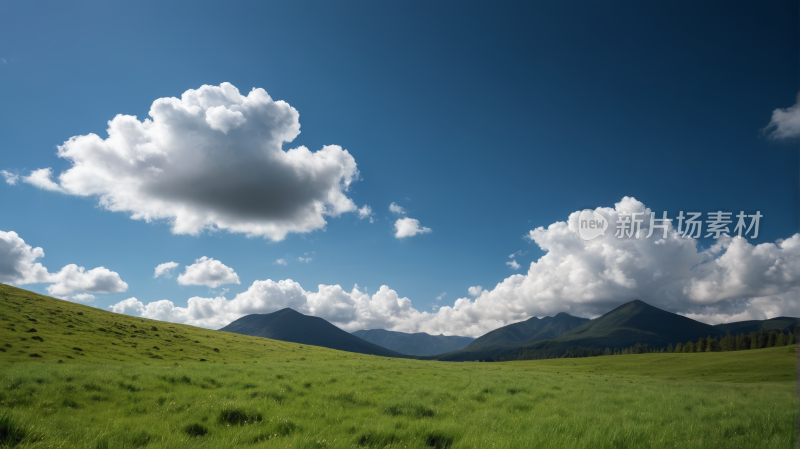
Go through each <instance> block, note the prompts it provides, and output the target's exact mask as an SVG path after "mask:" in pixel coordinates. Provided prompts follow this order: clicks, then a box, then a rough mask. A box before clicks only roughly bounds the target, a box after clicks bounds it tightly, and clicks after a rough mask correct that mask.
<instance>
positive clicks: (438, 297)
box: [436, 292, 447, 301]
mask: <svg viewBox="0 0 800 449" xmlns="http://www.w3.org/2000/svg"><path fill="white" fill-rule="evenodd" d="M445 296H447V292H443V293H442V294H441V295H439V296H437V297H436V300H437V301H441V300H442V298H444V297H445Z"/></svg>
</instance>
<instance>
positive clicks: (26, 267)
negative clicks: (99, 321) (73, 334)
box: [0, 231, 128, 302]
mask: <svg viewBox="0 0 800 449" xmlns="http://www.w3.org/2000/svg"><path fill="white" fill-rule="evenodd" d="M40 257H44V250H42V248H33V247H31V246H30V245H28V244H27V243H25V241H24V240H22V238H21V237H20V236H19V235H17V233H16V232H3V231H0V282H5V283H8V284H16V285H25V284H39V283H46V284H52V285H49V286H48V287H47V292H48V293H50V294H51V295H54V296H59V297H63V298H66V297H68V296H70V295H72V294H73V293H75V292H76V291H81V292H90V293H119V292H124V291H126V290H127V289H128V284H126V283H125V282H123V281H122V279H120V277H119V274H117V273H115V272H113V271H110V270H108V269H106V268H104V267H98V268H94V269H92V270H89V271H86V269H85V268H83V267H79V266H77V265H75V264H70V265H67V266H65V267H64V268H62V269H61V270H60V271H59V272H58V273H49V272H48V271H47V268H45V267H44V266H42V264H40V263H38V262H35V260H36V259H38V258H40ZM90 296H92V295H85V294H78V295H75V296H73V297H71V298H69V299H74V300H76V301H82V302H86V301H87V300H91V299H94V297H93V296H92V298H89V297H90Z"/></svg>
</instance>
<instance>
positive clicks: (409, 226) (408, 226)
mask: <svg viewBox="0 0 800 449" xmlns="http://www.w3.org/2000/svg"><path fill="white" fill-rule="evenodd" d="M392 204H394V203H392ZM394 230H395V233H394V236H395V238H398V239H402V238H404V237H413V236H415V235H417V234H427V233H429V232H432V231H431V228H426V227H423V226H420V225H419V220H416V219H414V218H409V217H406V218H401V219H399V220H397V221H396V222H394Z"/></svg>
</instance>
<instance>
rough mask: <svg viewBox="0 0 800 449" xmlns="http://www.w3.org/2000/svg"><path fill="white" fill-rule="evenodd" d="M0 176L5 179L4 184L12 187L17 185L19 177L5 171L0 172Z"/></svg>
mask: <svg viewBox="0 0 800 449" xmlns="http://www.w3.org/2000/svg"><path fill="white" fill-rule="evenodd" d="M0 174H2V175H3V177H4V178H6V182H7V183H8V184H10V185H12V186H14V185H17V181H19V175H18V174H16V173H11V172H9V171H6V170H0Z"/></svg>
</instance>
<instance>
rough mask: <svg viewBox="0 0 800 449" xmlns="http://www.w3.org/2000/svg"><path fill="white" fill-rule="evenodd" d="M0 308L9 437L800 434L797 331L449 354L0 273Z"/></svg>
mask: <svg viewBox="0 0 800 449" xmlns="http://www.w3.org/2000/svg"><path fill="white" fill-rule="evenodd" d="M59 309H60V310H59ZM50 312H53V313H54V314H51V313H50ZM78 312H82V313H83V314H82V315H79V314H78ZM30 319H35V320H36V322H33V321H29V320H30ZM0 323H2V327H0V339H1V340H2V343H3V344H8V345H10V347H9V346H4V348H5V349H6V352H0V360H2V361H3V363H2V364H0V446H2V445H3V444H5V445H6V446H16V447H32V448H50V447H80V448H136V447H148V448H240V447H245V448H247V447H274V448H379V447H380V448H384V447H390V448H403V449H406V448H419V449H422V448H462V447H463V448H485V447H492V448H520V447H525V448H586V449H589V448H592V449H595V448H601V449H604V448H608V449H611V448H675V447H677V448H726V449H729V448H742V449H744V448H747V449H749V448H753V447H759V448H786V449H788V448H791V447H793V446H794V419H795V411H796V405H797V404H796V402H795V397H794V362H795V355H794V346H790V347H777V348H769V349H759V350H751V351H741V352H726V353H713V354H641V355H626V356H609V357H595V358H585V359H558V360H542V361H526V362H511V363H445V362H435V361H420V360H410V359H394V358H384V357H375V356H368V355H360V354H350V353H344V352H339V351H334V350H329V349H324V348H316V347H309V346H307V345H299V344H293V343H285V342H278V341H273V340H267V339H262V338H256V337H245V336H237V335H235V334H229V333H226V332H219V331H207V330H204V329H198V328H192V327H190V326H180V325H173V324H167V323H159V322H155V321H149V320H143V319H139V318H134V317H126V316H121V315H115V314H111V313H108V312H103V311H100V310H96V309H91V308H89V307H85V306H81V305H76V304H71V303H66V302H63V301H58V300H54V299H51V298H46V297H42V296H39V295H35V294H33V293H29V292H25V291H23V290H19V289H14V288H11V287H3V286H0ZM29 323H30V324H29ZM115 323H116V325H115ZM12 324H13V326H12ZM70 324H71V325H73V326H74V327H72V328H67V327H66V326H67V325H70ZM132 325H135V326H136V327H135V328H133V327H131V326H132ZM142 326H146V327H148V329H150V330H147V329H145V332H146V334H140V333H134V332H133V330H139V329H141V328H142ZM152 326H155V327H156V328H157V329H158V330H157V331H154V330H152V328H151V327H152ZM12 327H13V328H15V329H16V330H14V331H11V330H9V328H12ZM31 327H33V328H36V329H37V332H31V333H28V332H26V330H27V329H26V328H31ZM112 327H113V328H114V329H118V331H117V332H119V333H120V334H122V335H119V334H117V333H114V332H111V331H110V328H112ZM100 328H103V329H105V330H99V329H100ZM163 329H168V330H170V331H172V332H169V331H165V330H163ZM155 334H158V336H156V335H155ZM178 335H180V336H181V337H177V336H178ZM31 336H42V337H43V338H42V339H43V340H44V341H38V340H32V339H31V338H32V337H31ZM23 338H24V340H23ZM166 340H170V341H166ZM195 341H197V342H199V343H195ZM112 343H114V344H112ZM134 343H135V344H136V347H133V346H132V345H133V344H134ZM76 346H80V347H81V350H80V351H78V350H76V349H72V347H76ZM152 346H158V347H159V349H154V348H152ZM165 348H166V349H165ZM214 348H217V349H220V352H219V353H217V352H216V351H214V350H213V349H214ZM181 349H182V350H181ZM20 351H21V352H20ZM32 353H36V354H39V355H41V356H42V357H31V356H30V354H32ZM78 353H85V354H86V355H78ZM150 354H153V355H159V356H160V357H161V358H152V357H153V356H152V355H150ZM67 356H70V357H72V358H68V357H67ZM200 358H205V359H206V360H208V361H207V362H200V361H199V359H200ZM58 360H62V361H63V363H58Z"/></svg>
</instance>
